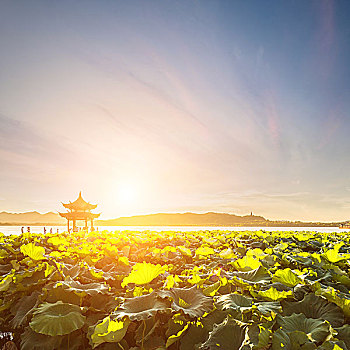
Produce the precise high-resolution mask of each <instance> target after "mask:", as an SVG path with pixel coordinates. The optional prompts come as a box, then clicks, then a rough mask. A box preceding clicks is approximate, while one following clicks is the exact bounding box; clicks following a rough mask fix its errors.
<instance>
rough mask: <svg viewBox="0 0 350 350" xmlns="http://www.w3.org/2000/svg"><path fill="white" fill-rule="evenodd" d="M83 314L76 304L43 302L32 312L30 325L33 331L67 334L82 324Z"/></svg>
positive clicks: (83, 320)
mask: <svg viewBox="0 0 350 350" xmlns="http://www.w3.org/2000/svg"><path fill="white" fill-rule="evenodd" d="M84 322H85V316H83V315H82V314H81V311H80V308H79V306H77V305H73V304H68V303H62V302H61V301H58V302H57V303H54V304H51V303H44V304H41V305H39V306H38V307H37V308H36V310H35V311H34V313H33V318H32V320H31V322H30V324H29V325H30V327H31V328H32V329H33V331H35V332H37V333H41V334H45V335H50V336H56V335H64V334H69V333H71V332H73V331H75V330H76V329H79V328H81V327H82V326H83V325H84Z"/></svg>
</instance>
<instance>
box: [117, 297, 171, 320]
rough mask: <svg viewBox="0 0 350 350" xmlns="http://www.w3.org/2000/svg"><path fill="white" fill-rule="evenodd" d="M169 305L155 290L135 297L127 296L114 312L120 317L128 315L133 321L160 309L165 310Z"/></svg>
mask: <svg viewBox="0 0 350 350" xmlns="http://www.w3.org/2000/svg"><path fill="white" fill-rule="evenodd" d="M167 307H168V305H167V303H166V301H164V300H162V299H159V298H158V296H157V294H156V293H155V292H152V293H151V294H146V295H142V296H139V297H134V298H127V299H125V300H124V302H123V303H122V304H121V305H120V307H118V309H117V310H116V311H115V312H114V314H115V315H116V317H117V318H118V319H120V318H123V317H125V316H128V317H129V318H130V320H131V321H134V320H137V321H141V320H145V319H147V318H150V317H152V316H155V314H156V313H157V312H158V311H160V312H161V311H165V310H166V308H167Z"/></svg>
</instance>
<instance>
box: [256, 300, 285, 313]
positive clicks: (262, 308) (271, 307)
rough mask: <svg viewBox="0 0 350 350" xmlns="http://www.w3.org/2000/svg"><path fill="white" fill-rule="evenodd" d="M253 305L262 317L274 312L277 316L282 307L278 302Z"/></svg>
mask: <svg viewBox="0 0 350 350" xmlns="http://www.w3.org/2000/svg"><path fill="white" fill-rule="evenodd" d="M254 305H255V306H256V308H257V309H258V310H259V312H260V313H261V314H262V315H268V314H270V313H271V312H274V313H276V314H277V313H279V312H281V310H282V307H281V304H280V302H279V301H267V302H266V301H265V302H260V303H256V304H254Z"/></svg>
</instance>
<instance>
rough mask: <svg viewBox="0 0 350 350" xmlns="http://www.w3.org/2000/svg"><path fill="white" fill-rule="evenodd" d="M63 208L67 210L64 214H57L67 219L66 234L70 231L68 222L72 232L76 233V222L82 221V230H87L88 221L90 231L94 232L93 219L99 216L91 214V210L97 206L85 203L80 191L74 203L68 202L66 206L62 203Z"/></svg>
mask: <svg viewBox="0 0 350 350" xmlns="http://www.w3.org/2000/svg"><path fill="white" fill-rule="evenodd" d="M62 204H63V206H64V207H65V208H66V209H68V212H66V213H59V214H60V215H61V216H62V217H64V218H66V219H67V228H68V232H69V230H70V222H71V221H72V223H73V227H72V228H73V231H74V232H76V231H78V228H77V221H78V220H82V221H84V222H85V226H84V230H87V229H88V222H89V221H90V225H91V230H92V231H93V230H94V219H96V218H98V217H99V216H100V214H94V213H91V210H92V209H96V207H97V204H90V203H88V202H86V201H85V200H84V199H83V197H82V196H81V191H80V193H79V197H78V198H77V199H76V200H75V201H74V202H69V203H67V204H64V203H62Z"/></svg>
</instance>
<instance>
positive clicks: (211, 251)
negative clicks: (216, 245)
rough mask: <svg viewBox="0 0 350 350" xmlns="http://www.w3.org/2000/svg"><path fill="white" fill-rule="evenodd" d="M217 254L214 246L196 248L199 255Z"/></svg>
mask: <svg viewBox="0 0 350 350" xmlns="http://www.w3.org/2000/svg"><path fill="white" fill-rule="evenodd" d="M213 254H215V251H214V249H213V248H210V247H199V248H197V249H196V255H197V256H199V255H201V256H207V255H213Z"/></svg>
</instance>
